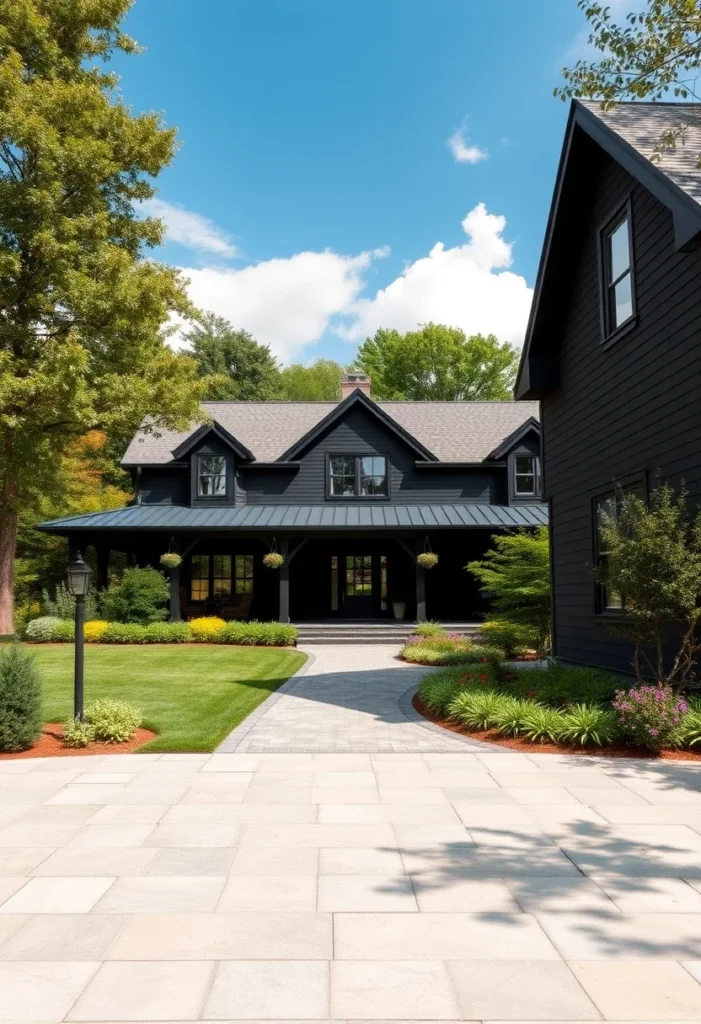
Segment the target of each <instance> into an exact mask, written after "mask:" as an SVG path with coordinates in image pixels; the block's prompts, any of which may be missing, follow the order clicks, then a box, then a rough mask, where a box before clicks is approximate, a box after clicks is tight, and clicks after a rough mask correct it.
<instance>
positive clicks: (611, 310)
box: [601, 204, 635, 338]
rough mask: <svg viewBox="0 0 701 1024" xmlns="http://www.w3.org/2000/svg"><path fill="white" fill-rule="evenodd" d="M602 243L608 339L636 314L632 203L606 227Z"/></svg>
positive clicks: (604, 312) (604, 304)
mask: <svg viewBox="0 0 701 1024" xmlns="http://www.w3.org/2000/svg"><path fill="white" fill-rule="evenodd" d="M601 243H602V245H601V250H602V251H601V269H602V276H603V281H602V291H603V307H604V308H603V321H604V335H605V338H608V337H610V335H612V334H615V333H616V331H618V330H619V329H620V328H621V327H623V326H624V325H625V324H627V323H628V322H629V321H630V320H632V319H633V317H634V315H635V295H634V290H633V244H632V229H631V210H630V204H628V205H627V206H626V207H625V209H624V210H622V211H620V212H619V213H618V214H617V215H616V216H615V217H614V218H613V220H612V221H611V222H610V223H609V224H608V226H607V227H605V228H604V230H603V231H602V233H601Z"/></svg>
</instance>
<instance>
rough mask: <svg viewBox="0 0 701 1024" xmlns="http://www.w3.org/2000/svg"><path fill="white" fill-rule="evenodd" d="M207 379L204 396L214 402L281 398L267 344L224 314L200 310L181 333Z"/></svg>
mask: <svg viewBox="0 0 701 1024" xmlns="http://www.w3.org/2000/svg"><path fill="white" fill-rule="evenodd" d="M184 338H185V340H186V341H187V342H189V343H190V345H191V347H192V352H193V355H194V357H195V359H196V360H197V367H198V372H199V374H200V376H201V377H204V378H206V379H207V391H206V395H205V397H206V398H208V399H210V400H212V399H214V400H217V401H222V400H223V401H233V402H244V401H245V402H266V401H270V400H271V399H275V398H280V397H282V393H281V386H280V368H279V366H278V363H277V360H276V359H275V356H273V355H272V353H271V351H270V349H269V347H268V346H267V345H261V344H259V342H257V341H256V340H255V339H254V338H253V337H252V336H251V335H250V334H249V333H248V331H241V330H236V328H235V327H233V325H232V324H230V323H229V321H228V320H225V319H224V317H221V316H216V315H215V314H214V313H202V314H200V315H199V317H198V320H197V322H196V323H194V324H193V326H192V327H191V328H190V329H189V330H188V331H185V332H184Z"/></svg>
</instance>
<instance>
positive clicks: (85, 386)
mask: <svg viewBox="0 0 701 1024" xmlns="http://www.w3.org/2000/svg"><path fill="white" fill-rule="evenodd" d="M130 6H131V0H4V2H3V4H2V6H1V7H0V279H1V280H2V289H1V290H0V633H9V632H11V631H12V628H13V588H12V581H13V563H14V557H15V549H16V537H17V518H18V513H19V511H20V508H21V507H22V504H23V503H27V502H31V500H32V496H33V495H35V494H37V493H39V492H41V491H42V490H43V489H44V488H45V487H46V486H47V485H48V484H49V483H50V482H51V481H52V480H54V479H55V475H56V472H57V471H58V467H59V466H60V463H61V456H62V455H63V453H65V452H66V450H67V448H68V447H69V446H70V445H71V444H72V443H73V441H74V440H75V438H76V437H79V436H81V435H82V434H84V433H85V432H86V431H87V430H89V429H93V428H102V429H107V430H114V431H124V432H126V431H129V430H133V429H134V427H135V426H136V425H137V424H138V423H139V421H140V420H141V419H142V417H143V416H144V415H145V414H146V413H149V415H150V416H151V417H152V419H151V425H152V427H153V428H155V429H157V428H158V426H159V425H163V426H172V427H175V428H183V427H185V426H186V424H187V423H188V422H191V421H192V420H193V418H196V417H197V416H198V414H199V399H200V395H201V394H202V391H203V387H202V385H201V383H200V381H199V379H198V377H197V372H196V365H195V363H194V361H193V360H192V359H191V358H189V357H186V356H183V355H177V354H175V353H174V352H173V351H172V350H171V349H170V348H168V346H167V345H166V343H165V339H164V331H163V327H164V325H165V324H166V323H167V322H168V319H169V316H170V314H171V313H172V312H174V311H176V312H178V313H180V314H183V315H189V313H190V307H189V304H188V302H187V299H186V296H185V291H184V282H183V279H182V278H181V277H180V275H179V274H178V272H177V271H176V270H175V269H173V268H170V267H164V266H162V265H159V264H158V263H155V262H154V261H152V260H148V259H145V258H144V250H145V249H147V248H148V247H151V246H155V245H157V244H158V243H159V241H160V240H161V237H162V226H161V224H160V222H159V221H156V220H153V219H149V218H144V219H140V218H139V217H138V216H137V215H136V213H135V205H134V204H135V203H137V202H138V201H140V200H142V199H147V198H149V197H150V196H152V195H153V193H154V188H153V185H152V183H151V179H153V177H155V176H156V175H157V174H158V173H159V172H160V171H161V169H162V168H163V167H164V166H165V165H167V164H168V163H169V162H170V160H171V157H172V155H173V149H174V144H175V133H174V131H173V130H172V129H167V128H165V127H164V125H163V124H162V122H161V118H160V117H159V116H158V115H156V114H151V113H146V114H141V115H138V116H137V115H134V114H132V112H131V111H130V109H129V108H128V107H127V106H126V105H125V103H124V102H123V100H122V98H121V96H120V94H119V92H118V88H117V79H116V77H115V76H114V75H113V74H110V73H108V72H107V71H106V68H105V61H107V60H109V58H110V56H111V55H112V54H113V53H114V52H115V51H122V52H123V53H127V54H131V53H135V52H137V46H136V44H135V43H134V42H133V40H131V39H130V38H129V37H128V36H127V35H125V34H124V33H123V32H122V30H121V27H120V25H121V22H122V19H123V18H124V16H125V15H126V13H127V11H128V10H129V7H130Z"/></svg>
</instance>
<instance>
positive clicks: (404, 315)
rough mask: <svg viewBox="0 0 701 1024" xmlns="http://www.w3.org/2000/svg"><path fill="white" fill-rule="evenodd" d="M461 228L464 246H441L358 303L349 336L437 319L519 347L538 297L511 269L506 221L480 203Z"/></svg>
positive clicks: (347, 329)
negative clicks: (494, 335)
mask: <svg viewBox="0 0 701 1024" xmlns="http://www.w3.org/2000/svg"><path fill="white" fill-rule="evenodd" d="M462 227H463V230H464V232H465V234H466V235H467V237H468V241H467V242H466V243H465V244H464V245H458V246H455V247H453V248H450V249H446V247H445V245H444V244H443V243H442V242H437V243H436V244H435V245H434V246H433V248H432V249H431V251H430V252H429V254H428V256H425V257H422V258H421V259H418V260H416V262H415V263H411V264H409V266H407V267H405V269H404V271H403V273H402V274H401V275H400V276H399V277H397V278H396V279H395V280H394V281H392V282H391V284H389V285H387V287H386V288H382V289H380V290H379V291H378V292H377V293H376V294H375V296H374V298H359V299H357V300H356V301H355V302H354V304H353V308H352V309H351V310H349V316H350V320H349V322H348V323H347V325H346V327H345V329H344V330H343V332H342V333H343V334H344V336H345V337H346V338H347V339H348V340H349V341H356V340H359V339H361V338H364V337H366V336H368V335H371V334H374V332H375V331H376V330H377V329H378V328H379V327H393V328H395V329H396V330H398V331H409V330H415V329H416V328H417V326H418V325H419V324H422V323H428V322H429V321H431V320H432V321H435V322H439V323H445V324H450V325H451V326H453V327H461V328H462V329H463V330H464V331H465V333H466V334H476V333H479V332H481V333H483V334H496V335H497V337H498V338H499V339H500V340H502V341H510V342H512V343H513V344H517V345H520V344H521V343H522V341H523V336H524V333H525V329H526V322H527V320H528V311H529V309H530V306H531V299H532V296H533V292H532V289H531V288H529V287H528V285H527V284H526V280H525V278H523V277H521V276H520V275H519V274H514V273H513V272H512V271H511V270H509V267H510V266H511V263H512V248H513V246H512V244H511V243H510V242H507V241H506V240H505V239H504V238H503V235H502V233H503V231H504V228H505V227H506V219H505V218H504V217H499V216H495V215H494V214H491V213H489V212H488V211H487V209H486V207H485V205H484V203H479V204H478V205H477V206H475V207H474V209H472V210H471V211H470V212H469V213H468V214H467V216H466V217H465V219H464V220H463V222H462Z"/></svg>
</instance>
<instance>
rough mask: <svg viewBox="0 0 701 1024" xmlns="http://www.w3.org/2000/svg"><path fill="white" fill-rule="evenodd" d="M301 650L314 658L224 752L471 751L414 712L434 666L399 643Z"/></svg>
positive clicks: (236, 731)
mask: <svg viewBox="0 0 701 1024" xmlns="http://www.w3.org/2000/svg"><path fill="white" fill-rule="evenodd" d="M300 650H302V651H304V653H305V654H307V655H308V657H309V660H308V662H307V664H306V665H305V666H304V667H303V668H302V670H301V672H298V673H297V675H295V676H293V677H292V679H290V680H289V682H287V683H285V684H284V686H282V687H281V688H280V689H279V690H278V691H277V692H276V693H275V694H273V695H272V696H271V697H270V698H269V699H268V700H267V701H266V702H265V703H264V704H262V705H261V707H260V708H259V709H258V710H257V711H256V712H255V713H254V714H253V715H251V716H249V717H248V718H247V719H246V721H245V722H243V723H242V724H241V725H240V726H239V727H238V728H237V729H234V731H233V732H232V733H231V734H230V735H229V736H227V738H226V740H224V742H223V743H222V745H221V746H220V748H219V751H220V752H222V753H225V752H232V751H238V752H239V753H257V754H261V753H286V754H291V753H298V752H299V753H349V754H354V753H388V754H391V753H421V752H422V751H426V752H431V751H435V752H438V751H450V750H452V751H460V750H464V749H465V748H466V741H465V740H463V739H461V738H458V737H452V736H450V735H449V734H447V733H446V732H445V731H444V730H442V729H439V728H437V727H433V726H430V725H429V723H427V722H424V720H423V719H421V718H420V716H419V715H417V713H416V712H415V711H414V709H413V707H412V706H411V700H410V697H411V692H412V691H413V689H414V688H415V686H416V684H417V683H418V682H419V680H420V679H421V677H422V676H423V675H424V674H425V673H426V672H427V671H431V670H430V669H425V668H420V667H419V666H416V665H407V664H405V663H404V662H401V661H397V659H396V653H397V647H396V645H392V646H385V645H383V644H359V645H357V646H356V645H352V644H348V645H340V644H339V645H335V646H328V647H327V646H324V645H321V644H320V645H318V646H317V645H314V646H311V647H306V648H305V647H302V648H300ZM467 745H468V747H474V748H477V747H479V748H481V747H482V744H475V743H474V742H471V741H467ZM490 749H492V750H493V749H494V748H493V747H492V748H490Z"/></svg>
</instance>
